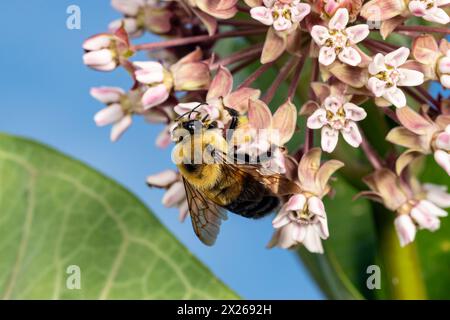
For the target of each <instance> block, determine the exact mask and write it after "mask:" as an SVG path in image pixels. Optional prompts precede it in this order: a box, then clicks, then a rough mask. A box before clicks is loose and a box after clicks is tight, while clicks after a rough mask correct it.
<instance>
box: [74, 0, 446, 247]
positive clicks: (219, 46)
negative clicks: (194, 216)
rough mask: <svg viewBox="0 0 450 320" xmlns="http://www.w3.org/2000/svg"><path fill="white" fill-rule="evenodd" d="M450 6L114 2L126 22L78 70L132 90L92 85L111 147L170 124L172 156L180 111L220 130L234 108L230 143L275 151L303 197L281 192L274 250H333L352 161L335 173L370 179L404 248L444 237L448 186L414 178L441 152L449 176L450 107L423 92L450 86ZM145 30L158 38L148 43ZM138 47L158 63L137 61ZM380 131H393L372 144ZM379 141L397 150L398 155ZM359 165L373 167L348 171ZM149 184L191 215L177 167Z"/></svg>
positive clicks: (95, 39)
mask: <svg viewBox="0 0 450 320" xmlns="http://www.w3.org/2000/svg"><path fill="white" fill-rule="evenodd" d="M449 3H450V2H449V1H446V0H427V1H419V0H417V1H404V0H370V1H363V0H357V1H349V0H340V1H334V0H327V1H324V0H317V1H316V0H244V1H238V0H217V1H212V0H172V1H171V0H166V1H162V0H112V1H111V4H112V6H113V8H114V9H116V10H117V11H118V12H119V14H121V15H122V17H120V18H118V19H117V20H115V21H112V22H111V23H110V24H109V26H108V31H107V32H103V33H100V34H98V35H94V36H92V37H91V38H89V39H87V40H86V41H85V42H84V44H83V49H84V55H83V62H84V64H85V65H87V66H88V67H90V68H92V69H95V70H98V71H103V72H109V71H113V70H115V69H117V68H123V69H124V70H126V72H127V73H128V75H129V78H130V80H131V81H130V89H129V90H124V89H121V88H117V87H115V86H100V87H97V88H93V89H92V90H91V95H92V96H93V97H94V98H95V99H97V100H98V101H99V102H101V103H103V104H104V105H105V106H104V107H103V108H102V109H101V110H100V111H99V112H98V113H97V114H96V115H95V117H94V120H95V122H96V124H97V125H98V126H106V125H112V130H111V136H110V137H111V140H112V141H117V140H118V139H119V138H120V137H121V136H122V135H123V134H124V133H125V131H126V130H128V129H129V128H130V127H131V126H132V123H133V118H134V117H139V116H140V117H143V118H144V119H145V120H146V121H147V122H148V123H150V124H159V125H161V124H162V125H163V127H164V128H163V130H162V132H161V133H160V135H159V136H158V137H156V145H157V146H159V147H162V148H164V147H167V146H169V145H170V143H171V141H172V139H171V134H172V130H173V128H174V127H175V126H176V123H177V120H178V118H179V117H180V116H183V115H186V114H189V115H191V114H194V110H195V115H196V116H199V117H200V116H201V117H202V118H203V117H206V118H208V119H209V121H214V123H215V126H216V128H218V129H220V130H223V132H224V136H225V135H226V130H227V129H228V128H230V126H231V125H232V124H231V122H232V121H234V120H233V119H234V118H233V116H231V115H232V114H234V115H236V116H238V117H239V119H240V125H241V129H242V128H243V130H244V131H243V132H244V134H243V135H242V136H241V137H239V136H233V137H232V139H234V140H236V141H237V142H236V141H234V143H235V145H236V152H237V153H238V154H239V153H242V154H245V155H246V156H247V157H248V159H253V158H259V155H260V154H262V153H268V154H270V156H269V158H268V159H266V160H264V161H262V162H261V163H260V165H261V170H266V171H267V172H268V173H270V172H276V173H277V174H281V175H283V176H285V177H286V178H288V179H289V180H291V181H293V182H294V183H296V184H297V185H298V187H299V190H301V192H299V193H297V194H290V195H288V196H283V197H282V198H281V199H282V203H281V205H280V207H279V209H278V212H277V213H276V217H275V218H274V220H273V227H274V228H275V232H274V235H273V237H272V240H271V241H270V243H269V247H274V246H278V247H282V248H293V247H296V246H297V245H303V246H304V247H305V248H306V249H308V250H309V251H311V252H315V253H322V252H324V246H323V243H322V241H324V240H326V239H327V238H328V237H329V235H330V232H331V233H332V232H333V230H332V226H331V228H330V231H329V228H328V221H327V213H326V208H325V207H326V205H325V204H326V203H327V200H326V196H327V195H329V194H330V193H331V192H332V191H333V188H332V183H330V181H332V179H331V177H332V175H333V174H335V172H336V171H338V169H340V168H341V167H343V166H344V165H345V166H346V167H347V170H345V172H344V171H343V170H339V171H338V174H339V175H338V176H339V178H340V179H346V178H347V179H361V178H362V179H363V181H364V182H365V183H366V184H367V186H368V188H369V189H370V190H360V191H361V193H360V195H362V196H365V197H367V198H369V199H370V200H373V201H377V202H380V203H382V204H383V205H384V206H385V207H386V208H387V209H389V210H390V211H392V212H393V215H394V216H395V222H394V224H395V228H396V230H397V233H398V238H399V241H400V244H401V245H402V246H404V245H407V244H408V243H410V242H412V241H413V240H414V239H415V235H416V232H417V231H418V230H420V229H427V230H429V231H436V230H438V229H439V226H440V219H441V218H443V217H445V216H446V215H447V214H446V211H444V210H443V209H442V208H446V207H449V206H450V195H449V194H448V193H447V189H446V188H445V186H438V185H433V184H429V183H428V184H422V183H420V182H419V180H418V178H417V173H416V171H415V170H411V169H412V168H413V167H414V166H415V163H416V161H415V160H417V159H419V158H423V157H426V156H432V157H433V158H434V159H435V161H436V163H437V164H438V165H439V166H440V167H442V169H443V170H442V174H446V175H450V103H449V100H448V98H446V97H445V96H442V95H438V96H437V97H436V96H432V95H431V94H430V93H429V92H428V85H429V84H430V83H432V82H433V83H435V84H437V85H441V86H442V87H443V88H450V46H449V42H448V41H447V40H446V38H445V37H446V35H448V34H450V31H449V30H450V29H449V27H448V23H449V20H450V18H449ZM420 19H422V20H425V21H427V24H426V25H422V24H418V22H417V21H420ZM374 26H375V27H376V28H374ZM146 33H153V34H156V35H158V36H159V37H160V39H159V40H158V41H155V42H151V43H145V42H143V41H141V39H142V38H141V37H142V36H143V35H145V34H146ZM230 39H232V40H235V41H234V42H233V43H231V42H230ZM227 51H228V52H227ZM140 52H145V53H147V56H148V57H149V58H148V59H144V58H142V57H143V56H142V55H140V56H139V57H140V58H139V59H138V58H136V55H137V54H138V53H140ZM274 70H275V71H276V72H274ZM269 73H271V74H272V75H273V76H272V75H270V74H269ZM261 80H264V81H261ZM107 85H110V84H107ZM230 112H231V113H230ZM301 118H303V119H304V121H303V122H301V121H299V119H301ZM302 123H305V124H304V125H302ZM374 126H376V127H377V129H380V128H388V130H386V131H385V132H384V133H380V132H382V130H383V129H380V130H376V132H378V133H379V134H382V135H383V136H378V137H374V134H372V132H371V130H372V129H373V128H374ZM262 131H263V132H265V134H258V132H262ZM274 133H276V134H274ZM339 136H342V138H343V139H341V141H339ZM374 139H379V140H383V141H385V143H390V144H391V148H389V150H390V151H389V153H388V154H386V155H384V154H381V153H380V151H379V150H377V148H375V147H374V145H375V144H374ZM342 140H343V141H342ZM346 145H349V146H351V148H348V147H347V146H346ZM377 145H379V143H377ZM401 148H405V149H401ZM269 150H270V151H269ZM349 150H350V151H349ZM359 150H360V152H359ZM322 151H324V152H325V153H323V154H322ZM321 157H328V159H327V160H328V161H324V163H321ZM352 157H355V158H354V160H353V158H352ZM364 158H365V159H364ZM356 163H358V164H360V163H362V165H364V166H366V167H367V168H370V169H368V170H372V171H373V172H372V173H371V174H369V175H367V176H365V177H362V176H359V177H356V178H355V177H354V176H351V175H348V173H349V172H352V166H353V165H355V164H356ZM368 170H365V172H366V173H367V171H368ZM341 171H342V172H341ZM355 171H356V170H355ZM147 182H148V184H149V185H150V186H154V187H158V188H163V189H166V190H167V191H166V194H165V195H164V197H163V204H164V205H165V206H167V207H177V208H178V209H179V211H180V220H184V218H185V217H186V216H187V215H188V214H189V205H188V201H187V199H186V195H185V193H184V189H183V181H182V178H181V176H180V174H179V173H178V172H176V171H172V170H168V171H164V172H162V173H159V174H155V175H152V176H150V177H149V178H148V180H147Z"/></svg>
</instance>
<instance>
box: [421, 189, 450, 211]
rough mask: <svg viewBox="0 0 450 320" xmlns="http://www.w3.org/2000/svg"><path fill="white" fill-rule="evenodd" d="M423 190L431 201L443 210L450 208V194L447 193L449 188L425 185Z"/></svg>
mask: <svg viewBox="0 0 450 320" xmlns="http://www.w3.org/2000/svg"><path fill="white" fill-rule="evenodd" d="M423 188H424V189H425V191H426V193H427V199H428V200H429V201H431V202H432V203H434V204H435V205H437V206H439V207H441V208H449V207H450V194H449V193H447V186H441V185H436V184H431V183H425V184H424V185H423Z"/></svg>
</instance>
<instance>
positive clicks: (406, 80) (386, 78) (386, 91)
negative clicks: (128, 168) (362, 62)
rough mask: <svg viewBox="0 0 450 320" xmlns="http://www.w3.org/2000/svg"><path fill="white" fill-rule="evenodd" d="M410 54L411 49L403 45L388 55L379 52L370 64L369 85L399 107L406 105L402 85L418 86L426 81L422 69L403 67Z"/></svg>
mask: <svg viewBox="0 0 450 320" xmlns="http://www.w3.org/2000/svg"><path fill="white" fill-rule="evenodd" d="M408 56H409V49H408V48H405V47H401V48H399V49H397V50H395V51H393V52H390V53H388V54H386V55H383V54H381V53H377V54H376V55H375V57H374V59H373V61H372V62H371V63H370V65H369V74H370V75H369V76H370V78H369V81H368V82H367V87H368V88H369V89H370V90H371V91H372V93H373V94H374V95H375V97H382V98H384V99H385V100H387V101H388V102H390V103H391V104H393V105H394V106H396V107H397V108H402V107H404V106H406V96H405V94H404V93H403V91H402V90H401V89H399V88H398V87H401V86H407V87H411V86H418V85H421V84H422V83H423V82H424V74H423V73H422V72H420V71H416V70H412V69H408V68H402V65H403V64H404V63H405V62H406V59H408Z"/></svg>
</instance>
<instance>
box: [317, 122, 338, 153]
mask: <svg viewBox="0 0 450 320" xmlns="http://www.w3.org/2000/svg"><path fill="white" fill-rule="evenodd" d="M338 138H339V131H337V130H334V129H332V128H330V127H328V126H325V127H323V128H322V132H321V146H322V150H323V151H325V152H328V153H331V152H333V151H334V149H335V148H336V145H337V143H338Z"/></svg>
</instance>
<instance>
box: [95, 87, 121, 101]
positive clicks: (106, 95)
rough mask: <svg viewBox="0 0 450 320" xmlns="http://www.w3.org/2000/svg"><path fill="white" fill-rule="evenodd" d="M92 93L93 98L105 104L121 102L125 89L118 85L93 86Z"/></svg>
mask: <svg viewBox="0 0 450 320" xmlns="http://www.w3.org/2000/svg"><path fill="white" fill-rule="evenodd" d="M90 94H91V96H92V97H93V98H95V99H97V100H98V101H100V102H103V103H105V104H110V103H113V102H119V101H120V98H121V96H122V95H124V94H125V91H124V90H122V88H118V87H96V88H91V91H90Z"/></svg>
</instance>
